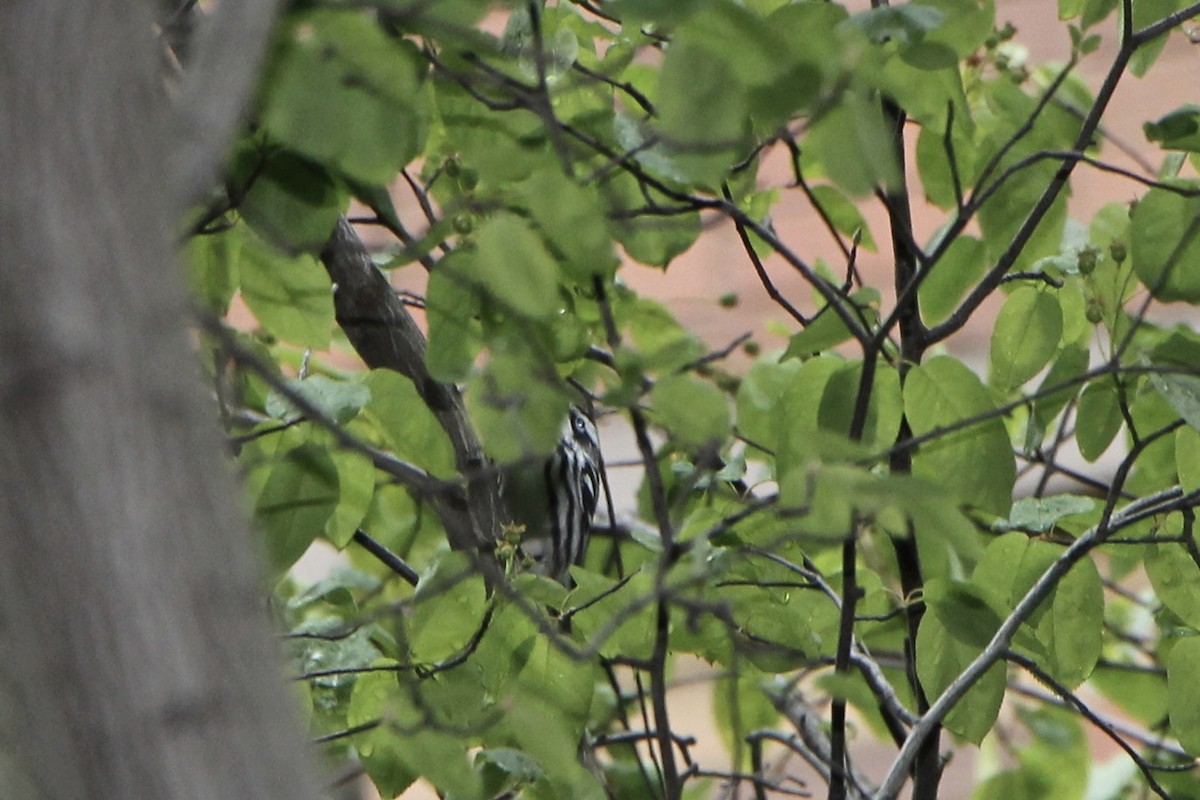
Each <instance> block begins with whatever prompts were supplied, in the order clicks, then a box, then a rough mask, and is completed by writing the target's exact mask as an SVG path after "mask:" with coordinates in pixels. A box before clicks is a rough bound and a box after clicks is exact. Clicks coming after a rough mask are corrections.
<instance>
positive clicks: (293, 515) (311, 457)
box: [254, 444, 338, 572]
mask: <svg viewBox="0 0 1200 800" xmlns="http://www.w3.org/2000/svg"><path fill="white" fill-rule="evenodd" d="M337 504H338V473H337V468H336V467H335V466H334V463H333V460H332V459H331V458H330V457H329V454H328V453H327V452H326V451H325V449H324V448H321V447H318V446H316V445H312V444H304V445H301V446H299V447H296V448H294V449H292V450H290V451H288V452H287V453H286V454H284V456H283V457H282V458H281V459H280V460H279V462H278V463H277V464H275V465H274V466H273V467H272V468H271V472H270V475H269V477H268V478H267V481H266V483H265V484H264V485H263V488H262V491H261V492H260V493H259V496H258V500H257V502H256V503H255V506H254V515H255V518H256V519H257V520H258V521H259V524H261V525H262V527H263V531H264V533H265V534H266V538H267V556H268V558H269V560H270V564H271V568H272V569H273V570H274V571H275V572H282V571H283V570H285V569H287V568H288V567H290V566H291V565H292V564H293V563H295V561H296V559H298V558H300V556H302V555H304V551H306V550H307V549H308V546H309V545H310V544H312V541H313V539H315V538H316V537H317V536H319V535H321V534H322V533H324V531H325V523H326V521H327V520H328V519H329V517H330V515H331V514H333V512H334V509H336V508H337Z"/></svg>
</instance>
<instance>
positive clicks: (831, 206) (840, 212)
mask: <svg viewBox="0 0 1200 800" xmlns="http://www.w3.org/2000/svg"><path fill="white" fill-rule="evenodd" d="M812 196H813V199H814V200H815V201H816V204H817V205H818V206H819V207H820V208H821V211H823V212H824V213H825V216H826V217H828V218H829V221H830V222H831V223H833V227H834V228H836V229H837V230H838V231H839V232H841V233H842V234H844V235H846V236H849V237H850V238H851V239H853V238H855V237H858V239H859V246H860V247H862V249H864V250H867V251H868V252H871V253H874V252H875V250H876V248H875V240H874V239H873V238H872V237H871V228H870V227H869V226H868V225H867V221H866V219H864V218H863V215H862V213H861V212H860V211H859V210H858V206H856V205H854V203H853V201H851V200H850V198H848V197H846V195H844V194H843V193H842V192H841V191H839V190H838V189H837V188H836V187H834V186H814V187H812Z"/></svg>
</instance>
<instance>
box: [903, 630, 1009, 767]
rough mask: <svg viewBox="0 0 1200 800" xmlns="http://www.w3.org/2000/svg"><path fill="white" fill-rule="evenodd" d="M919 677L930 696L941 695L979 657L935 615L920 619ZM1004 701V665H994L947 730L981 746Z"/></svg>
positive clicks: (960, 705) (952, 716)
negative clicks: (952, 634)
mask: <svg viewBox="0 0 1200 800" xmlns="http://www.w3.org/2000/svg"><path fill="white" fill-rule="evenodd" d="M916 649H917V676H918V677H919V678H920V680H921V686H922V687H923V688H924V690H925V694H926V695H927V696H929V697H936V696H937V695H939V694H941V693H942V692H943V691H945V689H946V688H947V687H949V686H950V684H951V683H952V682H953V681H954V679H955V678H957V677H958V676H959V674H961V673H962V671H963V670H964V669H966V668H967V666H968V665H969V664H970V663H971V662H972V661H973V660H974V659H975V657H976V656H977V655H979V650H978V648H975V647H972V646H971V645H968V644H963V643H962V642H960V641H958V640H956V639H954V638H953V637H952V636H951V635H950V633H949V632H948V631H947V630H946V627H945V626H944V625H943V624H942V622H941V621H940V620H939V619H938V617H937V615H936V614H926V615H925V616H924V617H922V618H921V627H920V629H919V630H918V632H917V648H916ZM1003 700H1004V664H1002V663H1000V664H993V665H992V666H991V667H989V668H988V670H987V671H986V672H984V673H983V676H982V677H981V678H980V679H979V680H978V681H977V682H976V683H975V685H974V686H972V687H971V689H970V690H968V691H967V693H966V695H964V697H963V699H962V700H961V701H959V703H958V704H957V705H956V706H955V707H954V708H953V709H952V710H951V711H950V713H949V714H948V715H947V716H946V722H945V724H946V727H947V728H949V729H950V730H952V731H954V732H955V733H956V734H958V735H959V736H961V737H963V738H964V739H966V740H967V741H969V742H974V743H976V744H978V743H979V742H981V741H983V737H984V736H986V735H987V733H988V731H990V730H991V729H992V725H993V724H995V722H996V717H997V715H998V714H999V713H1000V703H1001V702H1002V701H1003Z"/></svg>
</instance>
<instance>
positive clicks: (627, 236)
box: [601, 115, 702, 267]
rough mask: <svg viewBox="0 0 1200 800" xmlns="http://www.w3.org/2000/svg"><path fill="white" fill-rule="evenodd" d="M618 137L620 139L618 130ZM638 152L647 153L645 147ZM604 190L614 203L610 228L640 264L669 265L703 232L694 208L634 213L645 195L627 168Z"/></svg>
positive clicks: (623, 144)
mask: <svg viewBox="0 0 1200 800" xmlns="http://www.w3.org/2000/svg"><path fill="white" fill-rule="evenodd" d="M622 119H623V117H622V116H620V115H618V116H617V122H618V123H619V122H620V121H621V120H622ZM618 139H619V140H620V139H621V137H620V135H619V134H618ZM641 142H642V140H640V139H639V140H638V141H636V142H634V143H633V146H632V147H630V146H629V144H628V143H627V142H626V141H621V142H620V143H621V145H622V147H623V148H625V149H627V150H629V149H634V148H636V147H638V145H639V144H641ZM637 152H640V153H642V155H645V153H644V152H643V151H637ZM601 191H603V192H604V193H605V194H606V195H607V196H608V197H607V199H608V202H610V203H612V204H613V208H612V209H611V211H610V214H611V218H610V221H609V230H610V231H611V232H612V235H613V237H614V238H616V240H617V241H619V242H620V243H621V246H622V247H624V248H625V253H626V254H627V255H628V256H629V257H630V258H632V259H633V260H634V261H637V262H638V263H639V264H647V265H649V266H653V267H666V266H667V265H668V264H670V263H671V261H672V260H674V258H675V257H676V256H678V255H679V254H680V253H683V252H685V251H686V250H687V249H688V248H689V247H691V246H692V245H693V244H694V243H695V242H696V239H697V238H698V237H699V236H700V232H701V230H702V228H701V222H700V215H699V214H698V213H696V212H694V211H688V212H685V213H680V214H672V215H670V216H665V217H664V216H660V215H636V214H634V213H632V212H634V211H636V210H637V209H641V208H644V207H645V206H646V198H645V197H643V196H642V193H641V188H640V187H639V185H638V183H637V181H635V180H634V178H633V176H631V175H628V174H627V173H625V172H618V173H617V174H616V175H614V176H612V177H611V178H609V179H608V180H607V181H606V182H605V183H603V184H601Z"/></svg>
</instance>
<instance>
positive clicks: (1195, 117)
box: [1142, 103, 1200, 153]
mask: <svg viewBox="0 0 1200 800" xmlns="http://www.w3.org/2000/svg"><path fill="white" fill-rule="evenodd" d="M1142 130H1143V131H1145V133H1146V138H1147V139H1149V140H1150V141H1152V142H1158V143H1159V145H1160V146H1161V147H1163V148H1165V149H1167V150H1186V151H1189V152H1192V153H1200V106H1198V105H1195V104H1192V103H1188V104H1187V105H1184V106H1180V107H1179V108H1177V109H1175V110H1174V111H1172V112H1171V113H1169V114H1167V115H1166V116H1163V117H1160V118H1159V119H1157V120H1155V121H1154V122H1146V123H1143V125H1142Z"/></svg>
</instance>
